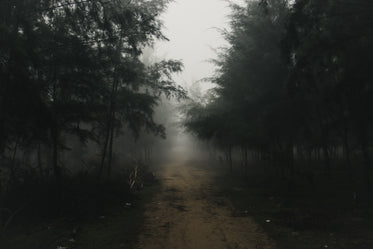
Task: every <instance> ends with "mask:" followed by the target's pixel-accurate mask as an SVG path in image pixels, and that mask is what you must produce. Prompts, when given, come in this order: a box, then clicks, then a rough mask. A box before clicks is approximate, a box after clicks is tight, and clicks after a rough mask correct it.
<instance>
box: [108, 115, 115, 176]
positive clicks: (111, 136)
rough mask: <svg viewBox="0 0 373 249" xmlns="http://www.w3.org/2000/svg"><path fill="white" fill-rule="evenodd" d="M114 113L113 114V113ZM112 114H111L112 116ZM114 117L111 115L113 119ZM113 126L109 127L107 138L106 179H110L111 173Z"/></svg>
mask: <svg viewBox="0 0 373 249" xmlns="http://www.w3.org/2000/svg"><path fill="white" fill-rule="evenodd" d="M114 115H115V114H114ZM114 115H113V116H114ZM114 119H115V117H113V120H114ZM114 130H115V129H114V126H113V127H111V130H110V139H109V153H108V163H107V179H108V180H109V179H110V175H111V165H112V160H113V143H114Z"/></svg>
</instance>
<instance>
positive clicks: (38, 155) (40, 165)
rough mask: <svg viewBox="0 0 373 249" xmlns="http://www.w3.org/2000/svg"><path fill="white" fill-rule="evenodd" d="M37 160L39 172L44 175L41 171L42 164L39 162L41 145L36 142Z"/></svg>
mask: <svg viewBox="0 0 373 249" xmlns="http://www.w3.org/2000/svg"><path fill="white" fill-rule="evenodd" d="M37 157H38V158H37V160H38V168H39V173H40V176H41V177H44V173H43V164H42V162H41V145H40V143H38V148H37Z"/></svg>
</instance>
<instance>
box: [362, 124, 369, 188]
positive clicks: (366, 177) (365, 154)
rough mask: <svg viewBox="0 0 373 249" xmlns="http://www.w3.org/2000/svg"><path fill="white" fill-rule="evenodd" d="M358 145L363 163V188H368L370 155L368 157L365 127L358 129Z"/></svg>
mask: <svg viewBox="0 0 373 249" xmlns="http://www.w3.org/2000/svg"><path fill="white" fill-rule="evenodd" d="M360 144H361V150H362V152H363V163H364V184H365V187H367V188H368V187H369V186H370V174H371V166H370V161H371V160H370V155H369V145H368V139H367V131H366V127H365V125H361V128H360Z"/></svg>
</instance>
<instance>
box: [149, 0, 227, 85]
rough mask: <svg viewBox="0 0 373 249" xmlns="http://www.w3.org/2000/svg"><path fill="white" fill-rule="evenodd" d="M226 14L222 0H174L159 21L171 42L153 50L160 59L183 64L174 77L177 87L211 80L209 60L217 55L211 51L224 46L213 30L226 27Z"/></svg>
mask: <svg viewBox="0 0 373 249" xmlns="http://www.w3.org/2000/svg"><path fill="white" fill-rule="evenodd" d="M228 14H229V7H228V5H227V3H226V2H225V1H224V0H175V2H173V3H171V4H170V5H169V8H168V9H167V11H166V12H165V13H164V14H163V18H162V20H163V22H164V29H163V31H164V34H165V35H166V37H167V38H169V39H170V41H169V42H161V43H158V44H157V45H156V47H155V50H156V54H157V56H158V57H160V58H164V59H181V60H182V61H183V63H184V66H185V68H184V72H183V73H182V74H181V75H179V76H178V77H175V79H176V80H177V83H178V84H180V85H182V86H184V87H187V86H188V85H190V84H191V83H193V82H195V81H198V80H200V79H202V78H205V77H210V76H212V74H213V70H214V69H213V68H214V66H213V65H212V64H211V63H209V62H208V60H209V59H212V58H215V57H216V53H215V52H214V51H213V50H212V49H211V48H214V49H216V48H219V47H221V46H224V45H226V42H225V41H224V39H223V37H222V36H221V34H220V33H219V31H218V30H217V29H216V28H218V29H224V28H227V27H228V23H229V19H228V17H227V15H228ZM203 88H204V87H203Z"/></svg>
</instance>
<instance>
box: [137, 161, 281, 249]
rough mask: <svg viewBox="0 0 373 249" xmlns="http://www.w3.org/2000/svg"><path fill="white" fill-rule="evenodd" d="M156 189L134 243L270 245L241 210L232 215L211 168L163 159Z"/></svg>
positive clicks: (201, 248)
mask: <svg viewBox="0 0 373 249" xmlns="http://www.w3.org/2000/svg"><path fill="white" fill-rule="evenodd" d="M157 177H158V179H159V180H160V181H161V183H162V189H161V191H160V192H158V193H157V194H156V195H155V196H154V197H153V200H152V202H151V203H149V204H148V206H147V208H146V209H145V210H146V211H145V224H144V230H143V232H142V233H141V234H140V236H139V243H138V245H137V248H138V249H158V248H159V249H167V248H170V249H171V248H172V249H187V248H190V249H207V248H214V249H220V248H221V249H254V248H255V249H271V248H274V243H273V241H271V240H270V239H269V238H268V237H267V235H266V234H265V233H264V232H263V230H262V229H261V228H260V227H259V226H258V225H257V224H256V223H255V222H254V220H253V218H251V217H248V216H247V215H235V212H234V208H233V206H232V204H231V203H230V201H229V200H228V199H227V198H226V197H224V195H223V194H222V192H221V191H220V190H219V189H218V188H217V187H216V184H214V178H215V175H214V171H211V170H206V169H203V168H201V167H194V166H192V165H189V164H169V165H166V166H164V167H162V168H161V169H160V170H158V172H157Z"/></svg>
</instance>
